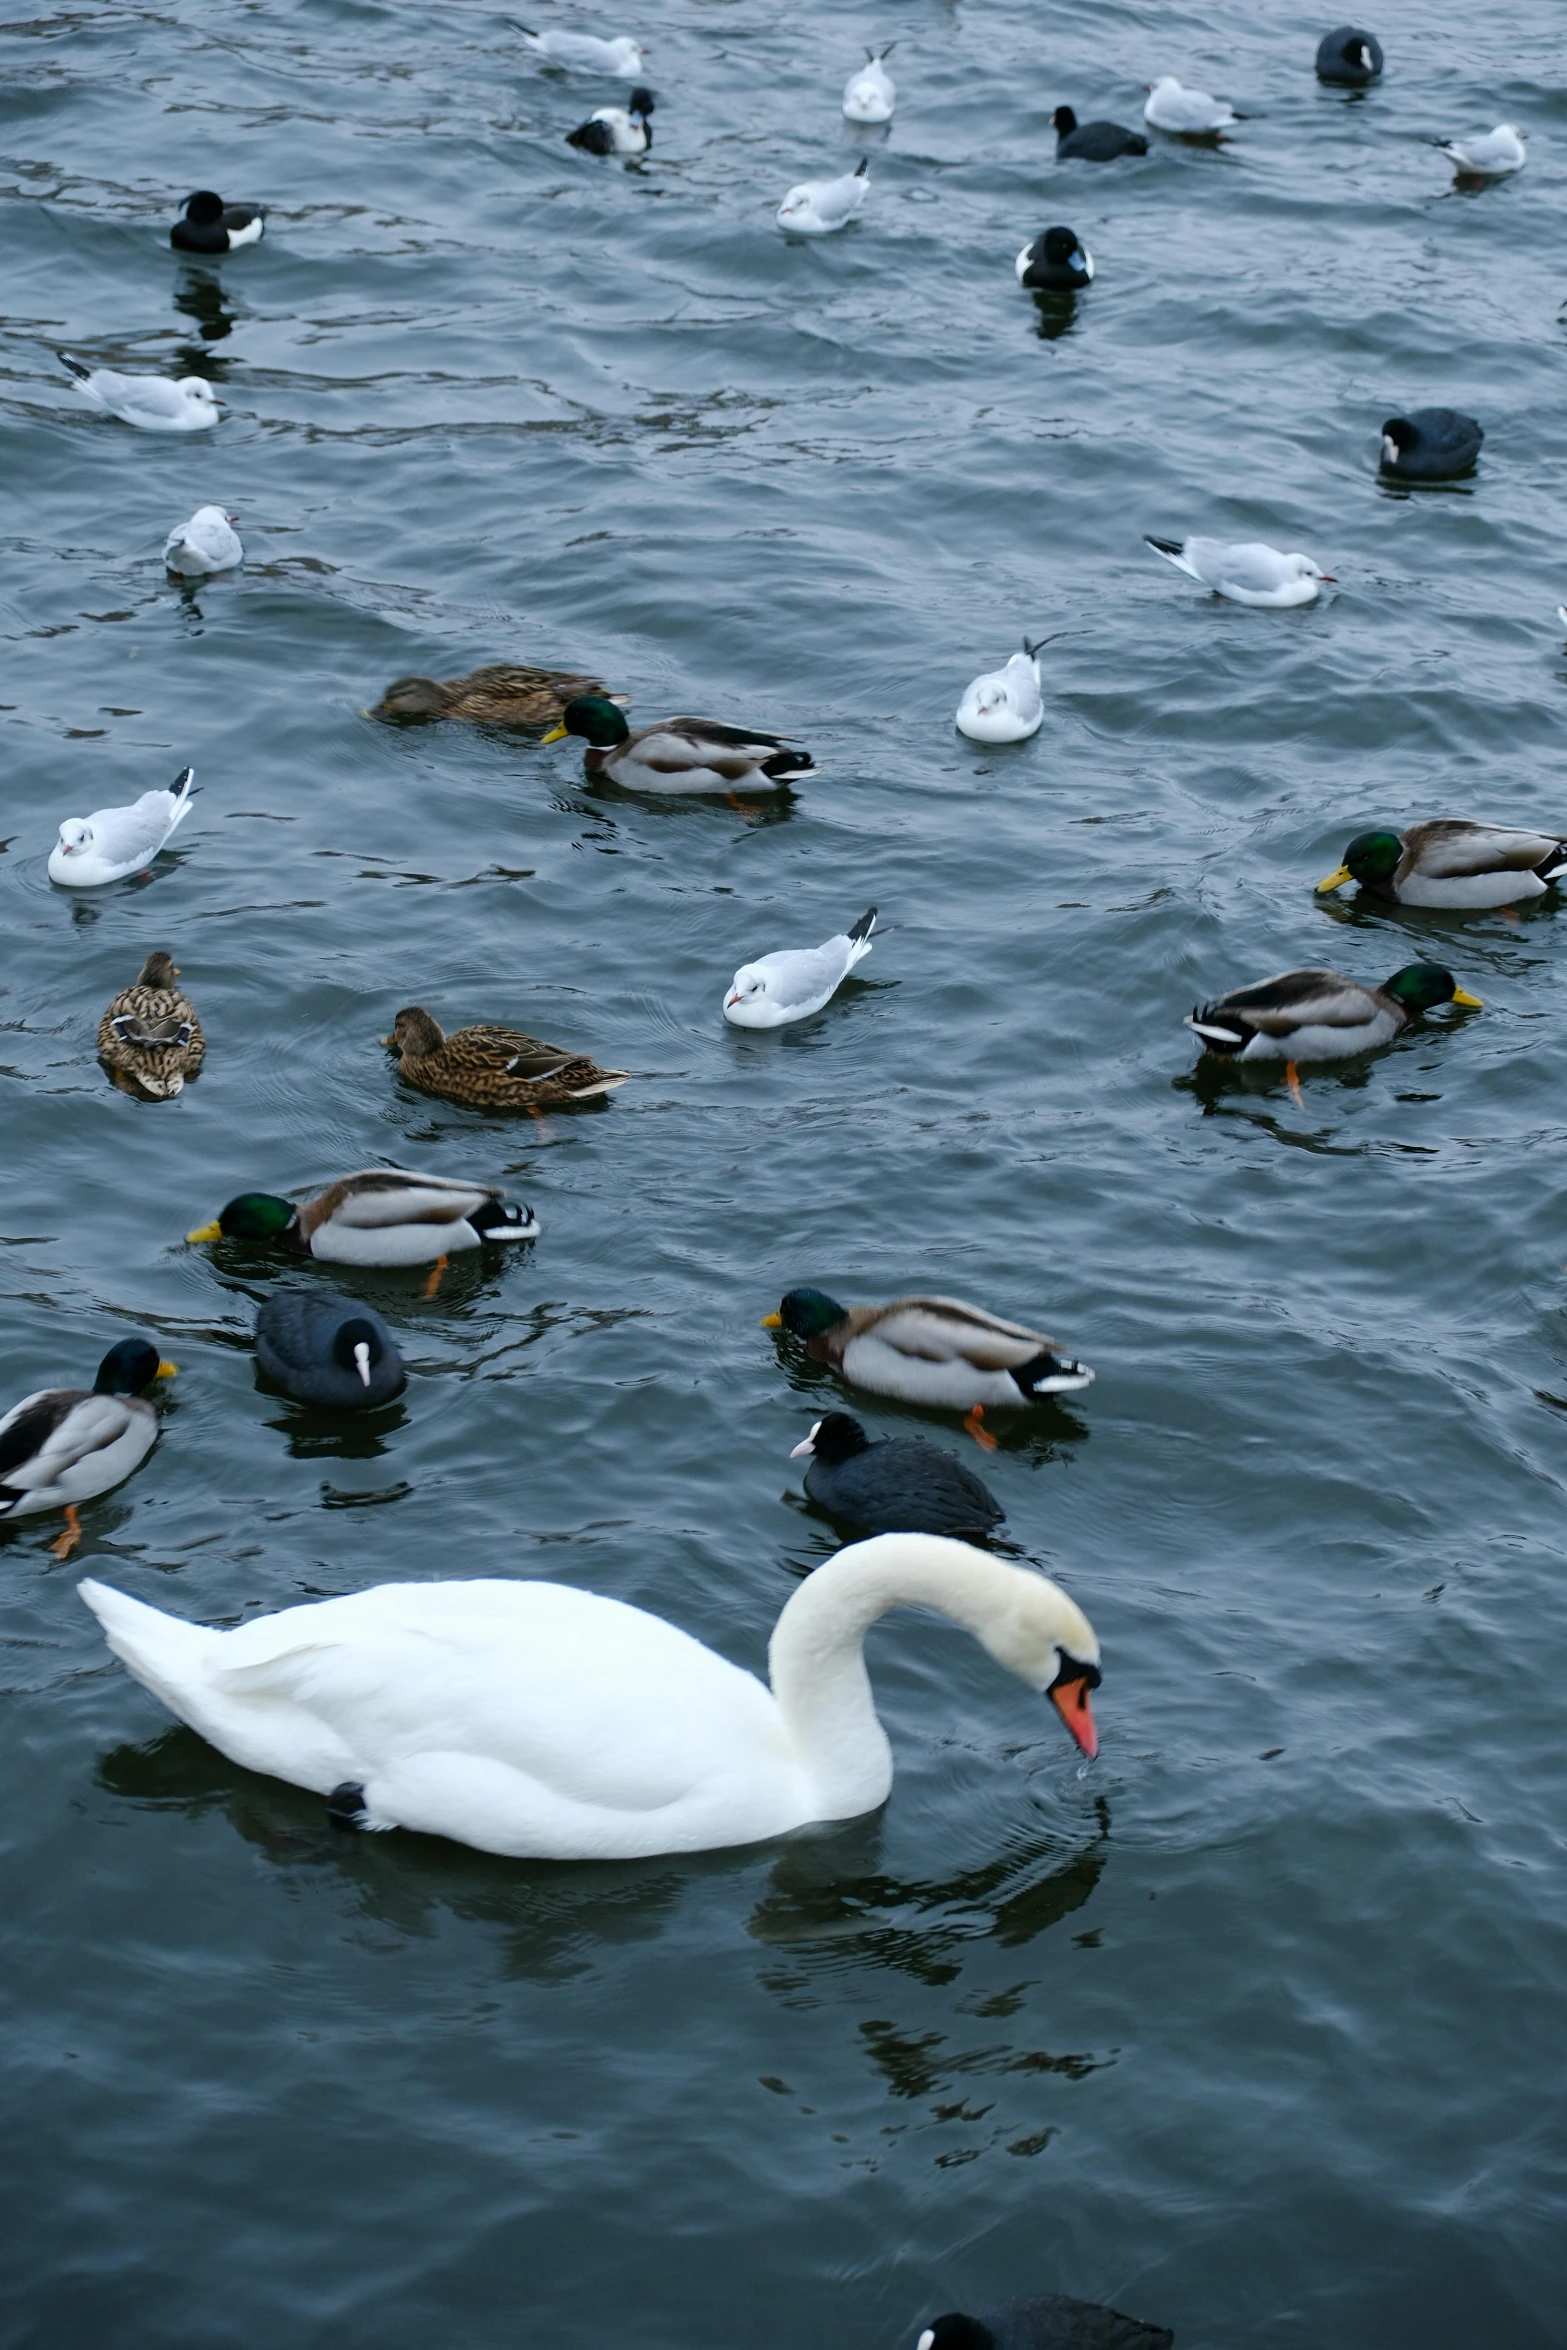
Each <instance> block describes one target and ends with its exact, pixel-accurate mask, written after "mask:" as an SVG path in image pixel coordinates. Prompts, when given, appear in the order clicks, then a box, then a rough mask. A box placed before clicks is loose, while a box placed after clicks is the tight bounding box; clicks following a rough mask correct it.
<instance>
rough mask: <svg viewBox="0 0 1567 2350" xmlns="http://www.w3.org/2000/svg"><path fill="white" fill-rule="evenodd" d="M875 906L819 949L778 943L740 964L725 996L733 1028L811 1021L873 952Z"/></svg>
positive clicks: (728, 1015) (778, 1025)
mask: <svg viewBox="0 0 1567 2350" xmlns="http://www.w3.org/2000/svg"><path fill="white" fill-rule="evenodd" d="M875 927H876V909H875V907H874V906H868V907H867V908H866V910H865V912H864V913H863V914H862V915H861V916H860V918H859V920H858V922H851V923H850V925H849V927H848V929H847V930H840V931H839V932H838V934H837V936H836V937H834V938H829V939H827V940H826V941H824V943H823V944H822V945H821V946H819V947H782V948H780V949H779V950H778V952H777V953H776V954H771V955H758V956H757V958H756V960H755V962H753V963H742V964H741V966H740V968H739V970H738V971H737V972H736V973H735V975H734V978H733V979H732V980H731V981H730V983H729V992H728V994H727V995H726V996H725V997H724V1018H725V1019H726V1020H727V1021H728V1022H729V1023H730V1025H731V1027H734V1028H785V1027H787V1026H788V1025H789V1023H790V1022H791V1021H794V1020H809V1019H810V1017H811V1015H812V1013H813V1012H819V1011H820V1010H821V1009H822V1006H823V1005H824V1004H828V1003H830V1002H831V1001H832V999H833V997H834V996H835V995H836V994H837V992H838V990H839V988H840V987H841V986H842V984H843V982H844V981H845V980H846V979H847V978H848V976H849V973H850V972H851V971H852V970H853V969H854V966H855V964H856V963H862V962H863V961H864V960H865V957H866V956H867V955H868V954H869V953H870V951H871V932H872V931H873V930H874V929H875Z"/></svg>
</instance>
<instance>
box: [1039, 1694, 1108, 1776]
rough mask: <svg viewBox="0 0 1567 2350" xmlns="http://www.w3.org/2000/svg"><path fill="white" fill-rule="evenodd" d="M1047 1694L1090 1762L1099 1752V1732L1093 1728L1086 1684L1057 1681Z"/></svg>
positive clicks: (1092, 1717)
mask: <svg viewBox="0 0 1567 2350" xmlns="http://www.w3.org/2000/svg"><path fill="white" fill-rule="evenodd" d="M1049 1694H1050V1702H1051V1704H1052V1705H1053V1706H1054V1707H1055V1709H1056V1711H1057V1713H1058V1714H1059V1715H1060V1716H1061V1719H1062V1721H1063V1722H1065V1724H1066V1726H1067V1728H1068V1729H1069V1730H1070V1731H1071V1733H1072V1736H1073V1737H1074V1738H1075V1739H1076V1741H1077V1743H1078V1745H1079V1746H1080V1747H1081V1748H1082V1750H1083V1752H1084V1753H1085V1754H1086V1755H1087V1757H1088V1759H1089V1761H1090V1762H1092V1761H1093V1759H1094V1756H1095V1755H1096V1754H1097V1753H1098V1752H1099V1732H1098V1731H1097V1730H1096V1729H1095V1727H1094V1716H1093V1709H1092V1707H1091V1706H1090V1705H1089V1702H1088V1683H1087V1682H1086V1681H1058V1682H1057V1684H1056V1686H1055V1688H1054V1689H1052V1690H1051V1691H1050V1693H1049Z"/></svg>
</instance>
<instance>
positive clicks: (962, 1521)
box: [789, 1412, 1006, 1534]
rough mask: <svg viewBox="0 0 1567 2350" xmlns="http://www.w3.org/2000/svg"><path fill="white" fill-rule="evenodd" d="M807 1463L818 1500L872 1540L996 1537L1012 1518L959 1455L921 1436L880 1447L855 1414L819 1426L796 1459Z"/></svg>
mask: <svg viewBox="0 0 1567 2350" xmlns="http://www.w3.org/2000/svg"><path fill="white" fill-rule="evenodd" d="M802 1457H804V1458H808V1459H809V1461H810V1464H811V1465H810V1467H809V1468H808V1469H807V1470H806V1472H805V1490H806V1492H807V1493H808V1494H809V1495H810V1497H811V1499H812V1501H814V1502H815V1503H816V1504H817V1505H818V1507H819V1508H821V1509H824V1510H829V1511H831V1513H832V1515H833V1516H834V1517H835V1518H842V1519H843V1520H844V1522H845V1524H847V1525H850V1526H858V1527H859V1528H861V1530H862V1531H863V1532H864V1533H866V1534H988V1533H989V1532H990V1529H991V1528H992V1526H999V1525H1000V1523H1001V1521H1002V1519H1003V1518H1004V1517H1005V1516H1006V1511H1005V1510H1004V1509H1003V1508H1002V1507H1001V1504H1000V1503H999V1502H998V1501H997V1499H996V1497H995V1495H994V1494H993V1493H992V1492H991V1491H990V1489H989V1487H988V1486H985V1485H982V1484H981V1483H980V1481H979V1479H978V1478H977V1477H976V1476H975V1475H974V1473H973V1471H972V1470H971V1469H965V1467H964V1466H963V1463H962V1462H961V1461H960V1460H959V1459H958V1457H957V1455H956V1453H951V1452H943V1451H942V1450H941V1448H940V1446H939V1445H934V1444H925V1443H922V1442H921V1440H920V1439H919V1438H918V1437H917V1436H890V1437H887V1438H886V1439H885V1440H884V1441H883V1442H882V1443H880V1444H872V1443H871V1441H870V1439H869V1437H868V1436H867V1435H866V1433H865V1431H864V1429H863V1428H862V1427H861V1426H860V1423H859V1421H858V1420H856V1419H855V1418H854V1417H853V1416H852V1414H850V1413H849V1412H829V1413H828V1414H827V1415H826V1417H825V1419H821V1420H818V1421H817V1423H816V1425H815V1427H814V1428H813V1429H812V1430H811V1433H810V1435H809V1436H808V1437H807V1438H806V1439H805V1442H804V1443H803V1444H797V1445H796V1446H795V1448H794V1450H793V1452H792V1453H791V1454H790V1455H789V1458H790V1459H791V1460H792V1461H793V1460H799V1459H801V1458H802Z"/></svg>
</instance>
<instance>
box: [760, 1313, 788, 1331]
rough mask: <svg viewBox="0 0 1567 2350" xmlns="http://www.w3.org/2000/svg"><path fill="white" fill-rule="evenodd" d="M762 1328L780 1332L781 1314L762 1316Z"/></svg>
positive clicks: (781, 1324) (781, 1326)
mask: <svg viewBox="0 0 1567 2350" xmlns="http://www.w3.org/2000/svg"><path fill="white" fill-rule="evenodd" d="M762 1328H763V1329H764V1330H781V1329H782V1328H783V1316H782V1314H764V1315H763V1316H762Z"/></svg>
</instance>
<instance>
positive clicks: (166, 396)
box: [55, 351, 223, 432]
mask: <svg viewBox="0 0 1567 2350" xmlns="http://www.w3.org/2000/svg"><path fill="white" fill-rule="evenodd" d="M55 357H56V358H57V359H58V360H59V362H60V365H61V366H62V367H64V368H68V369H69V371H70V373H71V375H72V376H73V378H74V379H75V383H76V389H77V390H78V391H79V392H80V394H81V396H82V398H83V399H84V400H85V401H86V402H87V404H88V406H89V407H90V408H101V409H102V410H103V411H104V413H105V414H106V415H108V416H117V417H118V418H119V419H120V422H121V423H122V424H134V425H135V426H136V427H137V429H138V430H139V431H141V432H205V431H207V429H208V428H209V426H211V425H214V424H216V423H217V421H218V410H219V409H220V408H221V407H222V405H223V402H222V401H221V400H220V399H219V398H218V395H217V393H216V392H215V391H214V390H213V388H212V386H211V384H209V383H208V381H207V379H206V377H205V376H203V375H182V376H180V377H179V379H178V380H177V381H171V380H170V378H169V377H168V376H166V375H119V374H117V373H116V372H115V370H114V369H113V368H112V367H83V366H82V364H81V362H80V361H79V360H76V359H73V358H72V357H71V355H70V353H69V352H68V351H56V353H55Z"/></svg>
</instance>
